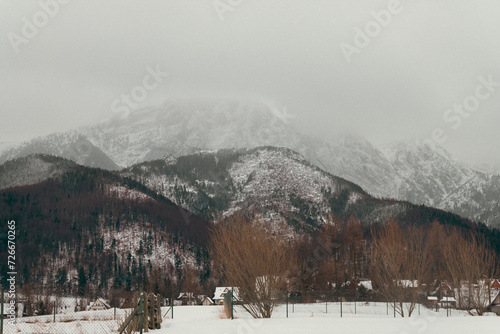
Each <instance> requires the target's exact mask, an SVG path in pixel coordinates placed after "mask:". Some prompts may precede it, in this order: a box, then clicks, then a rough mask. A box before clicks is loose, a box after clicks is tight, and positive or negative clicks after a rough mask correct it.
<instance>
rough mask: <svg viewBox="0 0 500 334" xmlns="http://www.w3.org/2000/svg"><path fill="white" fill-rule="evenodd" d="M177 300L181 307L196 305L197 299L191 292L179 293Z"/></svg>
mask: <svg viewBox="0 0 500 334" xmlns="http://www.w3.org/2000/svg"><path fill="white" fill-rule="evenodd" d="M177 300H179V301H181V302H182V303H181V305H198V298H196V296H195V295H194V293H192V292H181V293H180V294H179V297H177Z"/></svg>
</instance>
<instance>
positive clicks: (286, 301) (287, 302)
mask: <svg viewBox="0 0 500 334" xmlns="http://www.w3.org/2000/svg"><path fill="white" fill-rule="evenodd" d="M285 300H286V317H287V318H288V291H287V292H286V298H285Z"/></svg>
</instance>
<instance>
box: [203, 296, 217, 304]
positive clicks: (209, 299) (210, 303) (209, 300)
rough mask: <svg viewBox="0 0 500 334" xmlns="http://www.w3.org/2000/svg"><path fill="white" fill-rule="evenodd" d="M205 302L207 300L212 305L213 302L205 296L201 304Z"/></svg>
mask: <svg viewBox="0 0 500 334" xmlns="http://www.w3.org/2000/svg"><path fill="white" fill-rule="evenodd" d="M205 300H208V301H209V302H210V304H213V303H214V301H213V300H212V299H211V298H210V297H208V296H205V298H203V299H202V302H204V301H205Z"/></svg>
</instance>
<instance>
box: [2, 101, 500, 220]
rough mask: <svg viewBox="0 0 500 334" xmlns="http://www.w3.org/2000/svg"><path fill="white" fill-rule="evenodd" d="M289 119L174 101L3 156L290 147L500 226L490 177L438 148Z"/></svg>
mask: <svg viewBox="0 0 500 334" xmlns="http://www.w3.org/2000/svg"><path fill="white" fill-rule="evenodd" d="M289 116H290V115H288V114H286V113H284V112H282V111H280V110H278V109H277V108H274V107H271V106H269V105H268V104H266V103H261V102H258V101H233V100H208V99H172V100H169V101H167V102H166V103H165V104H163V105H161V106H158V107H148V108H144V109H141V110H138V111H135V112H132V113H130V114H128V115H116V116H115V117H113V118H111V119H109V120H107V121H104V122H102V123H100V124H97V125H95V126H87V127H83V128H80V129H77V130H74V131H69V132H66V133H62V134H54V135H50V136H47V137H42V138H38V139H34V140H32V141H30V142H28V143H24V144H22V145H20V146H17V147H15V148H11V149H8V150H6V151H4V152H3V153H0V163H3V162H5V161H7V160H9V159H13V158H16V157H21V156H26V155H28V154H30V153H46V154H52V155H57V156H62V157H65V158H69V159H72V160H74V161H76V162H78V163H80V164H83V165H86V166H93V167H100V168H105V169H117V168H118V166H120V167H129V166H132V165H133V164H137V163H141V162H144V161H152V160H156V159H162V158H163V157H165V156H174V157H179V156H183V155H188V154H192V153H196V152H201V151H206V150H220V149H240V148H255V147H259V146H276V147H287V148H290V149H292V150H294V151H297V152H299V153H300V154H302V155H303V156H304V157H305V158H306V159H307V160H308V161H310V162H311V163H312V164H314V165H316V166H319V167H320V168H322V169H323V170H325V171H327V172H329V173H332V174H334V175H337V176H340V177H342V178H345V179H346V180H349V181H351V182H354V183H356V184H358V185H360V186H361V187H362V188H363V189H364V190H366V191H367V192H368V193H370V194H372V195H374V196H377V197H389V198H396V199H400V200H408V201H410V202H412V203H415V204H426V205H432V206H437V207H439V208H442V209H446V210H451V211H452V212H455V213H458V214H461V215H465V216H466V217H469V218H471V219H475V220H478V219H480V220H481V221H482V222H484V223H487V224H489V225H492V226H499V227H500V218H499V215H500V210H499V209H498V205H497V203H496V202H497V201H498V198H500V191H498V188H499V186H498V178H496V177H494V176H493V175H492V174H487V173H480V172H478V171H477V170H475V169H473V168H470V167H467V166H465V165H464V164H461V163H460V162H458V161H456V160H455V159H454V158H453V157H452V156H451V155H450V154H449V153H447V152H446V151H445V150H443V149H440V148H438V149H437V150H435V151H431V150H430V149H429V148H426V147H425V146H423V145H417V144H399V145H397V146H395V147H393V148H392V149H391V152H390V153H389V154H387V152H384V153H383V152H382V151H381V150H380V149H379V148H377V147H375V146H374V145H372V144H371V143H370V142H368V141H367V140H366V139H364V138H363V137H361V136H354V135H339V134H333V135H331V136H329V137H327V138H326V139H317V138H312V137H308V136H305V135H303V134H301V133H300V132H298V131H297V130H296V129H295V128H293V127H292V126H291V125H290V124H288V122H287V121H288V117H289ZM464 184H466V187H461V186H462V185H464ZM467 189H468V190H467Z"/></svg>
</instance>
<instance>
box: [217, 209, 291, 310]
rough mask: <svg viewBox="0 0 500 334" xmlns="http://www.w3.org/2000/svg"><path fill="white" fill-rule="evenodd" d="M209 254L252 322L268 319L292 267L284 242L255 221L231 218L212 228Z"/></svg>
mask: <svg viewBox="0 0 500 334" xmlns="http://www.w3.org/2000/svg"><path fill="white" fill-rule="evenodd" d="M211 252H212V256H213V259H214V261H215V263H216V265H218V266H219V267H220V269H221V271H222V273H223V274H224V275H225V277H226V280H227V283H228V284H229V285H231V286H233V287H238V297H239V299H240V301H241V302H242V304H243V307H244V308H245V309H246V310H247V311H248V312H249V313H250V314H251V315H252V316H253V317H254V318H270V317H271V314H272V312H273V310H274V308H275V307H276V306H277V305H278V303H279V302H280V300H281V297H282V296H281V294H284V293H285V291H286V288H287V275H288V274H289V273H290V272H291V270H292V268H293V265H294V263H295V256H294V253H293V251H292V250H291V249H290V247H288V242H287V240H286V239H285V238H283V237H280V236H278V235H272V234H270V233H269V232H268V231H267V230H266V229H265V228H264V227H263V225H262V224H261V223H259V222H257V221H255V220H250V219H246V218H244V217H242V216H235V217H232V218H229V219H226V220H225V221H223V222H221V223H219V224H218V225H217V226H216V227H215V228H214V230H213V233H212V243H211Z"/></svg>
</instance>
